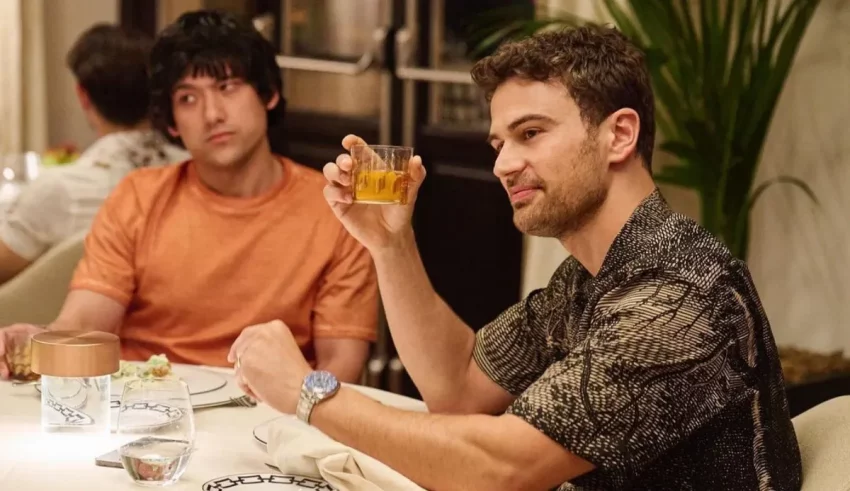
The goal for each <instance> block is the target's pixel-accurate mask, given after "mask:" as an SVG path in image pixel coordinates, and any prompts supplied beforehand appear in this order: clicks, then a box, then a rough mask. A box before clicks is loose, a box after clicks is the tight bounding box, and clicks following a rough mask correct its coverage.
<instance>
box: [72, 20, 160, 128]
mask: <svg viewBox="0 0 850 491" xmlns="http://www.w3.org/2000/svg"><path fill="white" fill-rule="evenodd" d="M152 45H153V39H151V38H150V37H148V36H146V35H144V34H142V33H141V32H138V31H134V30H131V29H126V28H123V27H119V26H115V25H111V24H96V25H94V26H92V27H91V28H90V29H88V30H86V31H85V32H84V33H83V34H82V35H80V37H79V38H77V40H76V42H74V45H73V46H72V47H71V49H70V50H69V51H68V54H67V56H66V58H65V63H66V64H67V65H68V68H69V69H70V70H71V72H72V73H73V74H74V78H75V79H76V80H77V83H78V84H80V87H82V88H83V89H84V90H85V91H86V93H87V94H88V97H89V100H90V101H91V103H92V104H93V105H94V107H95V108H96V109H97V112H99V113H100V115H101V116H103V117H104V118H106V119H107V120H108V121H110V122H111V123H114V124H118V125H123V126H135V125H137V124H139V123H141V122H142V121H144V120H146V119H147V117H148V110H149V104H150V86H149V85H148V57H149V56H150V52H151V46H152Z"/></svg>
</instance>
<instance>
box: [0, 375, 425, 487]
mask: <svg viewBox="0 0 850 491" xmlns="http://www.w3.org/2000/svg"><path fill="white" fill-rule="evenodd" d="M228 383H229V384H230V383H232V380H231V379H230V377H229V375H228ZM353 387H354V388H356V389H359V390H361V391H362V392H364V393H366V394H367V395H369V396H371V397H373V398H375V399H377V400H379V401H381V402H384V403H385V404H389V405H397V403H398V402H399V401H403V402H405V403H406V404H409V405H410V408H417V407H419V408H422V409H424V407H425V406H424V404H423V403H422V402H421V401H415V400H413V399H409V398H402V396H399V395H397V394H390V393H387V392H383V391H378V390H375V389H371V388H365V387H357V386H353ZM280 416H281V414H280V413H278V412H276V411H275V410H273V409H271V408H269V407H268V406H265V405H263V404H260V405H258V406H257V407H253V408H245V407H223V408H211V409H199V410H196V411H195V422H196V427H197V436H196V447H197V448H198V450H197V451H196V452H195V454H194V455H193V456H192V460H191V461H190V463H189V467H188V469H187V470H186V473H185V474H184V475H183V477H182V478H181V480H180V481H179V482H178V483H177V484H175V485H173V486H171V487H169V488H165V489H169V490H174V491H178V490H179V491H184V490H186V491H188V490H191V491H200V490H201V488H202V486H203V484H204V483H205V482H207V481H210V480H212V479H215V478H218V477H223V476H227V475H230V474H240V473H251V472H256V473H274V472H275V471H274V470H273V469H270V468H269V467H267V466H266V462H269V461H270V459H269V458H268V456H267V454H266V451H265V448H264V446H263V445H261V444H260V443H259V442H257V441H256V440H255V439H254V436H253V430H254V428H255V427H256V426H258V425H260V424H262V423H264V422H266V421H269V420H271V419H273V418H277V417H280ZM117 446H118V444H117V442H116V437H115V436H113V435H110V436H100V437H90V436H85V435H72V434H56V433H51V434H44V433H42V432H41V427H40V399H39V397H38V395H37V392H36V391H35V389H34V388H33V387H29V386H24V387H13V386H12V384H11V383H9V382H0V490H10V491H11V490H15V491H29V490H38V491H47V490H54V489H55V490H86V491H99V490H104V491H106V490H123V489H126V490H138V489H142V488H140V487H138V486H136V485H135V484H134V483H133V482H132V481H131V480H130V477H129V475H128V474H127V472H126V471H124V469H117V468H108V467H99V466H96V465H95V463H94V461H95V457H97V456H100V455H103V454H105V453H107V452H110V451H111V450H114V449H115V448H116V447H117Z"/></svg>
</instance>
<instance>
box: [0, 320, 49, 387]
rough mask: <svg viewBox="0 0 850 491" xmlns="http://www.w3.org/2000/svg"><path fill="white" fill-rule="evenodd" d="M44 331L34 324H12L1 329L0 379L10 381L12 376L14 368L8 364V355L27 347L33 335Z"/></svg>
mask: <svg viewBox="0 0 850 491" xmlns="http://www.w3.org/2000/svg"><path fill="white" fill-rule="evenodd" d="M43 330H44V328H43V327H41V326H36V325H33V324H12V325H11V326H6V327H2V328H0V379H2V380H8V379H9V378H10V377H11V375H12V373H11V370H12V367H10V366H9V363H8V362H7V358H8V355H11V354H13V353H14V352H15V351H16V350H17V349H20V347H22V346H26V343H28V342H29V339H30V338H31V337H32V336H33V335H35V334H38V333H40V332H41V331H43Z"/></svg>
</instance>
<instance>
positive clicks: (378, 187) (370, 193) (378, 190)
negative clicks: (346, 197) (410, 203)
mask: <svg viewBox="0 0 850 491" xmlns="http://www.w3.org/2000/svg"><path fill="white" fill-rule="evenodd" d="M407 180H408V176H407V174H405V173H404V172H400V171H392V170H369V171H366V170H364V171H358V172H357V173H356V177H355V186H354V200H355V201H359V202H361V203H379V204H384V203H398V204H406V203H407Z"/></svg>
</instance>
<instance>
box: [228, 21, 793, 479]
mask: <svg viewBox="0 0 850 491" xmlns="http://www.w3.org/2000/svg"><path fill="white" fill-rule="evenodd" d="M644 63H645V62H644V55H643V54H642V53H641V51H640V50H639V49H638V48H636V47H635V46H634V45H633V44H631V43H630V42H629V41H628V40H627V39H626V38H625V37H624V36H623V35H622V34H621V33H619V32H618V31H616V30H614V29H610V28H605V27H598V26H585V27H581V28H576V29H570V30H564V31H558V32H549V33H545V34H540V35H537V36H534V37H532V38H529V39H526V40H523V41H519V42H514V43H509V44H506V45H504V46H502V47H501V48H500V49H499V50H497V52H496V53H495V54H493V55H492V56H490V57H488V58H485V59H483V60H481V61H480V62H478V64H477V65H476V66H475V67H474V68H473V70H472V75H473V78H474V80H475V81H476V83H477V84H478V85H479V86H480V87H481V88H482V89H483V90H484V92H485V93H486V95H487V97H488V99H489V100H490V111H491V129H490V138H489V140H490V143H491V145H492V146H493V148H494V150H495V151H496V162H495V167H494V172H495V174H496V176H497V177H498V178H499V179H500V181H501V183H502V185H503V187H504V189H505V191H506V194H507V196H508V198H509V200H510V202H511V205H512V206H513V210H514V222H515V224H516V226H517V227H518V228H519V229H520V230H522V231H523V232H525V233H528V234H533V235H540V236H546V237H555V238H557V239H559V240H560V241H561V243H562V244H563V246H564V247H565V248H566V249H567V250H568V251H569V252H570V253H571V257H570V258H568V259H567V260H566V261H565V262H564V263H563V264H562V265H561V267H560V268H559V269H558V270H557V271H556V272H555V274H554V275H553V276H552V279H551V281H550V283H549V285H548V286H547V287H546V288H543V289H540V290H537V291H535V292H533V293H531V294H530V295H529V296H528V297H527V298H525V299H524V300H522V301H521V302H519V303H518V304H516V305H514V306H513V307H511V308H509V309H508V310H507V311H506V312H504V313H503V314H502V315H500V316H499V317H498V318H496V319H495V320H494V321H492V322H491V323H490V324H489V325H487V326H484V327H483V328H482V329H481V330H479V331H478V332H477V333H474V332H473V330H472V329H471V328H470V327H469V326H467V325H466V324H464V322H463V321H462V320H461V319H460V318H458V316H457V315H455V314H454V313H453V312H452V311H451V309H450V308H449V307H448V306H447V305H446V304H445V302H443V300H442V299H440V297H439V296H438V295H437V294H436V292H435V291H434V289H433V288H432V286H431V285H430V283H429V281H428V276H427V274H426V272H425V270H424V268H423V266H422V262H421V260H420V258H419V254H418V251H417V249H416V242H415V240H414V237H413V231H412V228H411V225H410V219H411V216H412V213H413V206H414V202H415V198H416V192H417V190H418V188H419V186H420V185H421V184H422V182H423V179H424V178H425V173H424V168H423V166H422V162H421V160H420V159H419V157H414V158H413V160H412V161H411V163H410V167H411V180H412V182H411V184H410V189H409V193H410V194H409V198H410V199H409V203H410V204H409V205H407V206H404V207H375V206H364V205H359V204H356V203H352V199H351V191H350V188H349V184H350V182H351V177H352V176H351V170H352V167H351V165H352V163H351V158H350V157H349V156H348V155H347V154H343V155H341V156H340V157H339V158H338V159H337V160H336V162H334V163H329V164H328V165H327V166H325V177H326V178H327V180H328V185H327V186H326V187H325V196H326V198H327V200H328V202H329V203H330V204H331V206H332V207H333V209H334V211H335V212H336V215H337V217H338V218H339V220H340V221H341V222H342V223H343V224H344V225H345V227H346V228H347V229H348V230H349V232H351V234H352V235H353V236H354V237H356V238H357V240H359V241H360V242H361V243H362V244H363V245H365V246H366V248H367V249H369V251H370V253H371V254H372V257H373V258H374V260H375V264H376V266H377V270H378V281H379V284H380V291H381V295H382V298H383V305H384V308H385V309H386V313H387V319H388V321H389V326H390V329H391V332H392V336H393V340H394V341H395V344H396V346H397V348H398V352H399V354H400V356H401V359H402V361H403V362H404V365H405V367H406V368H407V370H408V371H409V373H410V376H411V377H412V379H413V381H414V382H415V383H416V386H417V387H418V389H419V391H420V392H421V393H422V395H423V397H424V399H425V402H426V403H427V405H428V408H429V409H430V410H431V412H432V413H436V414H420V413H409V412H404V411H401V410H397V409H394V408H390V407H385V406H382V405H380V404H376V403H374V402H372V401H370V400H368V399H367V398H366V397H364V396H362V395H361V394H359V393H358V392H356V391H353V390H351V389H349V388H347V387H342V388H339V387H338V384H335V383H334V381H333V378H332V377H330V376H328V375H327V374H322V373H321V372H316V371H311V369H310V368H309V365H308V364H307V363H305V362H304V360H302V359H299V358H298V354H297V351H296V349H295V348H294V347H295V346H296V345H295V344H294V343H293V342H292V340H291V339H290V338H289V337H287V336H286V335H285V333H281V331H280V330H279V329H276V328H275V326H274V325H268V326H263V325H260V326H255V327H252V328H249V329H246V330H245V332H243V334H242V335H241V336H240V338H239V339H238V340H237V341H236V343H235V344H234V346H233V349H232V352H231V358H239V359H241V361H242V363H241V368H240V370H239V374H240V377H241V379H242V380H244V382H245V384H246V386H247V387H248V388H249V390H251V391H252V392H254V393H255V394H257V395H258V396H259V397H260V398H262V399H263V400H265V401H267V402H268V403H269V404H271V405H272V406H274V407H276V408H278V409H279V410H281V411H285V412H295V413H296V414H298V416H299V417H301V418H302V420H304V421H308V422H309V423H311V424H313V425H315V426H316V427H318V428H319V429H320V430H321V431H323V432H324V433H326V434H328V435H329V436H331V437H332V438H335V439H336V440H339V441H340V442H342V443H345V444H347V445H350V446H352V447H355V448H357V449H359V450H361V451H363V452H364V453H367V454H369V455H371V456H372V457H375V458H377V459H379V460H381V461H383V462H385V463H386V464H388V465H389V466H391V467H393V468H394V469H396V470H398V471H399V472H401V473H402V474H404V475H406V476H407V477H409V478H410V479H412V480H413V481H415V482H416V483H417V484H419V485H420V486H422V487H425V488H427V489H439V490H443V489H458V490H460V489H462V490H495V489H510V490H524V491H531V490H544V489H551V488H554V487H559V489H562V490H571V489H580V490H619V489H630V490H638V489H641V490H643V489H646V490H649V489H651V490H667V489H669V490H680V489H712V490H713V489H724V490H726V489H762V490H768V489H781V490H785V489H787V490H790V489H799V487H800V482H801V464H800V454H799V449H798V446H797V440H796V437H795V433H794V428H793V426H792V424H791V420H790V417H789V413H788V407H787V402H786V397H785V391H784V385H783V379H782V372H781V368H780V364H779V359H778V356H777V351H776V346H775V343H774V340H773V337H772V334H771V330H770V325H769V323H768V320H767V318H766V316H765V313H764V310H763V309H762V307H761V304H760V302H759V298H758V294H757V293H756V291H755V288H754V286H753V283H752V280H751V278H750V275H749V273H748V271H747V267H746V265H745V264H744V263H743V262H742V261H740V260H739V259H736V258H734V257H732V256H731V255H730V253H729V250H728V249H727V248H726V247H725V246H724V245H723V244H722V243H721V242H719V241H718V240H717V239H716V238H715V237H713V236H712V235H711V234H709V233H708V232H707V231H706V230H705V229H703V228H701V227H700V226H699V225H697V224H696V223H695V222H693V221H692V220H690V219H688V218H686V217H684V216H682V215H679V214H677V213H674V212H673V211H672V210H671V209H670V208H669V207H668V205H667V204H666V202H665V200H664V199H663V198H662V196H661V194H660V193H659V191H658V189H656V186H655V184H654V182H653V180H652V174H651V172H650V168H651V162H652V150H653V140H654V124H655V123H654V114H653V94H652V89H651V87H650V80H649V76H648V74H647V70H646V67H645V64H644ZM359 142H362V140H360V139H359V138H357V137H356V136H353V135H352V136H349V137H346V139H344V140H343V146H344V147H345V148H346V149H349V148H350V147H351V145H353V144H355V143H359ZM494 247H498V244H494ZM264 347H265V348H264ZM279 352H286V353H288V355H287V356H285V357H284V358H283V360H285V361H283V362H277V361H276V363H275V365H274V366H271V365H270V364H268V363H267V362H266V361H265V359H267V358H268V357H269V356H271V354H272V353H279Z"/></svg>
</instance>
